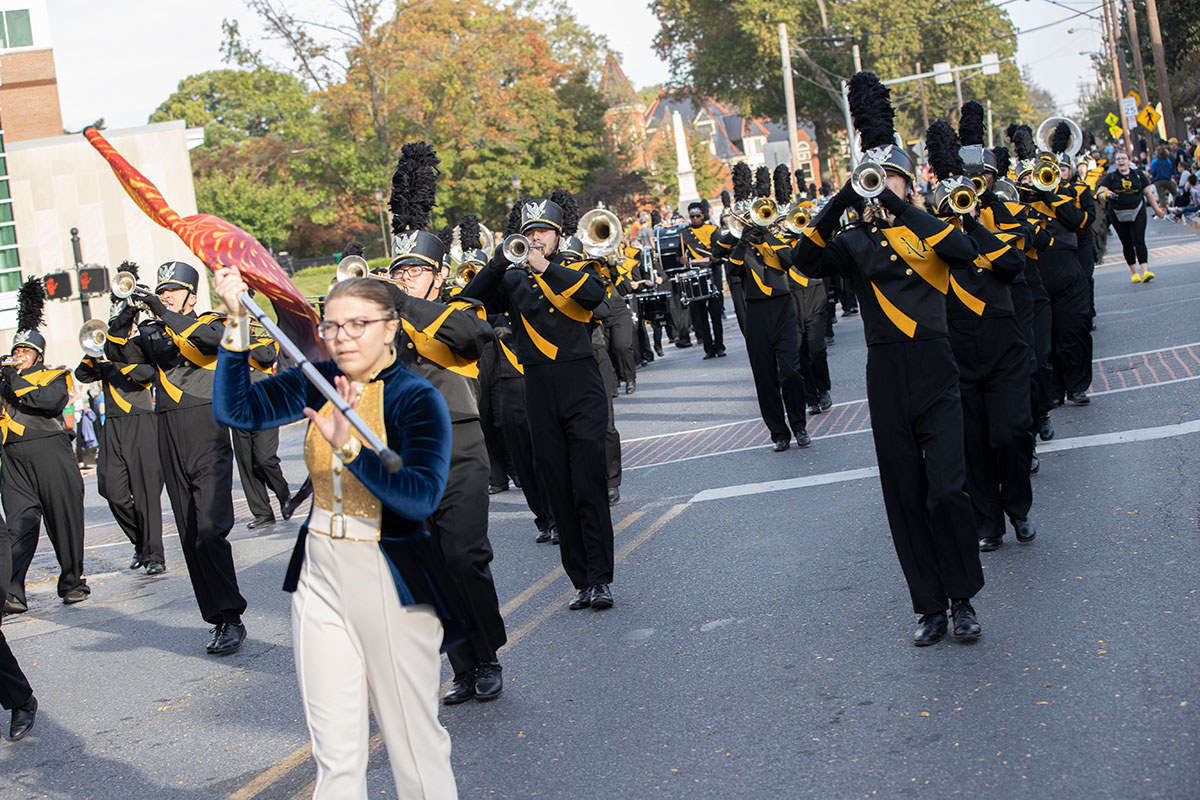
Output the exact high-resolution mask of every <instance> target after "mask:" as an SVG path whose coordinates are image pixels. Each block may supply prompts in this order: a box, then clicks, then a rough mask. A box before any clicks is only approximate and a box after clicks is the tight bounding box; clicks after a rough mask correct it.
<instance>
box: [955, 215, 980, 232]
mask: <svg viewBox="0 0 1200 800" xmlns="http://www.w3.org/2000/svg"><path fill="white" fill-rule="evenodd" d="M959 219H961V220H962V226H963V230H964V231H965V232H967V233H970V232H971V231H973V230H975V229H976V228H978V227H979V220H977V219H975V216H974V215H973V214H962V215H961V216H960V217H959Z"/></svg>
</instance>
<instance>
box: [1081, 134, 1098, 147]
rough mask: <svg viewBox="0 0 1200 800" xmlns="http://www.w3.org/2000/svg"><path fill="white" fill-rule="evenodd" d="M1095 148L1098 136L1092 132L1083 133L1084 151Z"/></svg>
mask: <svg viewBox="0 0 1200 800" xmlns="http://www.w3.org/2000/svg"><path fill="white" fill-rule="evenodd" d="M1095 146H1096V134H1094V133H1092V132H1091V131H1084V132H1083V149H1084V150H1091V149H1092V148H1093V147H1095Z"/></svg>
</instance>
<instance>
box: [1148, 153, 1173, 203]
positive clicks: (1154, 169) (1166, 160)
mask: <svg viewBox="0 0 1200 800" xmlns="http://www.w3.org/2000/svg"><path fill="white" fill-rule="evenodd" d="M1150 180H1151V181H1153V182H1154V190H1155V191H1156V192H1158V204H1159V205H1160V206H1162V207H1163V208H1167V207H1168V206H1170V205H1171V198H1173V197H1174V196H1175V164H1174V162H1172V161H1171V153H1170V151H1169V150H1167V148H1166V146H1165V145H1163V146H1160V147H1159V148H1158V150H1157V151H1155V153H1154V160H1153V161H1151V162H1150Z"/></svg>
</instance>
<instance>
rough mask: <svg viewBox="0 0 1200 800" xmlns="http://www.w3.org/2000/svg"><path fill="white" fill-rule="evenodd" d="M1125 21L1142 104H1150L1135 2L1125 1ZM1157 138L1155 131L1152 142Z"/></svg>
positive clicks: (1152, 134)
mask: <svg viewBox="0 0 1200 800" xmlns="http://www.w3.org/2000/svg"><path fill="white" fill-rule="evenodd" d="M1125 19H1126V20H1128V21H1129V39H1130V41H1131V42H1132V43H1133V69H1134V71H1135V72H1137V79H1138V89H1139V90H1140V91H1141V93H1142V102H1143V103H1147V104H1148V103H1149V102H1150V91H1149V90H1148V89H1146V68H1145V67H1143V66H1142V40H1141V38H1139V37H1138V27H1137V13H1136V12H1135V11H1134V9H1133V0H1125ZM1160 94H1161V92H1160ZM1156 138H1158V137H1157V134H1156V133H1155V131H1150V141H1154V140H1155V139H1156Z"/></svg>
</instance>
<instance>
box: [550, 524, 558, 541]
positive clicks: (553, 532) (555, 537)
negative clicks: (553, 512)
mask: <svg viewBox="0 0 1200 800" xmlns="http://www.w3.org/2000/svg"><path fill="white" fill-rule="evenodd" d="M550 544H558V527H557V526H556V527H553V528H551V529H550Z"/></svg>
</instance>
